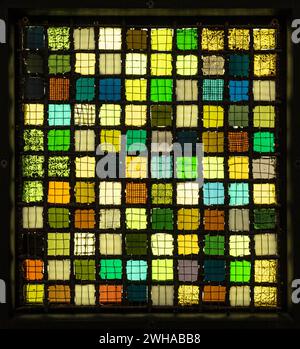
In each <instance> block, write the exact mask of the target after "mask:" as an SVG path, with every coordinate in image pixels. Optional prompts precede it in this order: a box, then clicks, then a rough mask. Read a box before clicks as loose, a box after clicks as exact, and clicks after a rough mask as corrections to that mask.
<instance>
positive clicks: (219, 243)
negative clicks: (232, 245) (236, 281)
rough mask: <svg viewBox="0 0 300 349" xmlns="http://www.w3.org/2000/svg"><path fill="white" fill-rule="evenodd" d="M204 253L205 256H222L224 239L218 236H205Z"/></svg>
mask: <svg viewBox="0 0 300 349" xmlns="http://www.w3.org/2000/svg"><path fill="white" fill-rule="evenodd" d="M204 252H205V254H206V255H214V256H224V253H225V238H224V236H220V235H216V236H213V235H205V247H204Z"/></svg>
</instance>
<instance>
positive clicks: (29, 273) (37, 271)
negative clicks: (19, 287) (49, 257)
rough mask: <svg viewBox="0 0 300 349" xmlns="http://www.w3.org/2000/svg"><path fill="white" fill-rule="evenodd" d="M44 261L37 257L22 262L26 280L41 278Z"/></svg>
mask: <svg viewBox="0 0 300 349" xmlns="http://www.w3.org/2000/svg"><path fill="white" fill-rule="evenodd" d="M43 269H44V262H43V261H42V260H38V259H25V261H24V262H23V270H24V277H25V279H26V280H42V279H43Z"/></svg>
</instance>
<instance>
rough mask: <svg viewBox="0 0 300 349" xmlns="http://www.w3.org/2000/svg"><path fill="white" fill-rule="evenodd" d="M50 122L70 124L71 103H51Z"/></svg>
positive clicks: (56, 124) (51, 124)
mask: <svg viewBox="0 0 300 349" xmlns="http://www.w3.org/2000/svg"><path fill="white" fill-rule="evenodd" d="M48 123H49V126H70V124H71V106H70V104H49V107H48Z"/></svg>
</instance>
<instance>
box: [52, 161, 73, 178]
mask: <svg viewBox="0 0 300 349" xmlns="http://www.w3.org/2000/svg"><path fill="white" fill-rule="evenodd" d="M69 175H70V158H69V157H68V156H50V157H49V159H48V176H49V177H69Z"/></svg>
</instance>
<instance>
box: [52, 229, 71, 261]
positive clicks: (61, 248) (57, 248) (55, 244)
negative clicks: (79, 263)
mask: <svg viewBox="0 0 300 349" xmlns="http://www.w3.org/2000/svg"><path fill="white" fill-rule="evenodd" d="M47 254H48V256H68V255H70V233H48V241H47Z"/></svg>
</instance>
